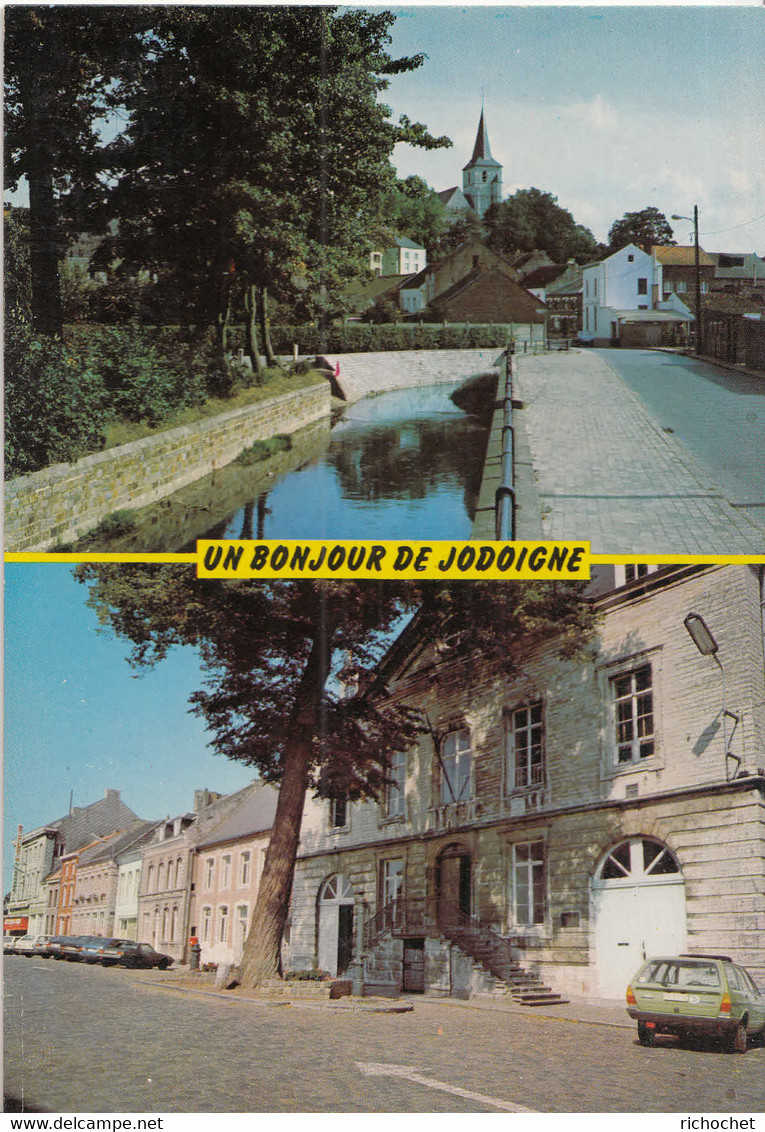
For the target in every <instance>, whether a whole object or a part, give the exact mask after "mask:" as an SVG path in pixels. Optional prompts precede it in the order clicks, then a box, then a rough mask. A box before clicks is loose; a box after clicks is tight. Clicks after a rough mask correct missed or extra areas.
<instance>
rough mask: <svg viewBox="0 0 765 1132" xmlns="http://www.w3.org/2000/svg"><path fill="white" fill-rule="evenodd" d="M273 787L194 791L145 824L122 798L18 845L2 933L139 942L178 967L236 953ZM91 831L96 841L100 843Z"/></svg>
mask: <svg viewBox="0 0 765 1132" xmlns="http://www.w3.org/2000/svg"><path fill="white" fill-rule="evenodd" d="M276 799H277V792H276V790H275V789H274V788H273V787H271V786H265V785H263V784H261V783H258V782H253V783H250V784H249V785H248V786H246V787H245V788H244V789H242V790H240V791H237V792H236V793H234V794H229V795H222V794H217V793H214V792H213V791H210V790H207V789H203V790H198V791H196V792H195V796H194V806H193V809H192V810H189V811H187V812H184V813H181V814H179V815H177V816H175V817H173V818H170V817H167V818H165V819H163V820H161V821H156V820H155V821H143V820H141V819H140V818H138V817H137V816H136V814H135V813H133V811H132V810H130V808H129V807H127V806H126V805H125V804H124V803H123V802H122V801H121V798H120V794H119V791H116V790H107V792H106V795H105V798H104V799H102V800H101V801H99V802H95V803H93V804H92V805H90V806H86V807H82V808H77V809H72V810H71V811H70V813H69V814H67V815H66V816H65V817H63V818H60V819H58V820H57V821H54V822H52V823H51V824H50V825H47V826H44V827H42V828H38V829H34V830H30V831H28V832H26V833H25V832H24V831H23V830H19V833H18V836H17V839H16V859H15V865H14V876H13V886H12V889H11V894H10V902H9V905H8V908H7V914H6V916H5V929H6V931H10V932H11V933H15V934H19V933H22V934H23V933H29V934H30V935H38V934H39V935H97V936H103V937H105V938H106V937H111V936H115V937H117V938H122V939H139V940H141V941H142V942H147V943H151V944H153V946H154V947H156V948H157V949H158V950H160V951H163V952H166V953H167V954H169V955H172V956H173V957H174V958H175V959H178V960H187V959H188V955H189V950H188V949H189V943H190V940H191V939H192V938H195V937H197V938H199V940H200V944H201V946H202V954H203V961H204V962H209V963H220V962H229V963H230V962H232V961H235V960H238V959H239V958H240V957H241V953H242V945H243V942H244V938H245V936H246V933H247V929H248V927H249V922H250V920H251V918H252V912H253V910H254V907H255V898H256V896H257V892H258V885H259V883H260V875H261V873H262V870H263V860H264V857H265V851H266V848H267V846H268V841H269V837H270V832H271V827H272V825H273V818H274V813H275V811H276ZM95 830H99V831H100V832H99V834H98V835H97V836H94V832H95Z"/></svg>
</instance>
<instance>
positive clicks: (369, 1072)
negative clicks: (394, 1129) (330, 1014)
mask: <svg viewBox="0 0 765 1132" xmlns="http://www.w3.org/2000/svg"><path fill="white" fill-rule="evenodd" d="M356 1067H357V1068H358V1069H360V1070H361V1072H362V1073H363V1074H364V1076H365V1077H404V1078H405V1079H406V1080H407V1081H414V1082H415V1083H416V1084H418V1085H425V1086H426V1087H427V1088H429V1089H440V1090H441V1092H443V1093H453V1094H454V1095H455V1096H457V1097H465V1099H466V1100H469V1101H480V1103H481V1104H488V1105H491V1106H492V1108H501V1109H502V1110H503V1111H504V1112H536V1111H537V1110H536V1109H533V1108H524V1107H523V1105H520V1104H512V1103H511V1102H510V1101H503V1100H500V1099H499V1097H487V1096H486V1094H485V1093H471V1092H470V1091H469V1090H468V1089H460V1088H459V1086H458V1085H447V1084H445V1083H444V1082H443V1081H436V1080H434V1078H433V1077H423V1076H422V1074H421V1073H418V1072H417V1070H416V1069H412V1068H410V1067H408V1066H406V1065H384V1064H381V1063H380V1062H378V1061H357V1062H356Z"/></svg>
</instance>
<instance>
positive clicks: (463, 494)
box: [204, 382, 489, 539]
mask: <svg viewBox="0 0 765 1132" xmlns="http://www.w3.org/2000/svg"><path fill="white" fill-rule="evenodd" d="M459 384H460V383H459V382H455V383H454V385H438V386H429V387H426V388H418V389H408V390H399V391H396V392H394V393H386V394H383V395H381V396H377V397H371V398H367V399H365V400H364V401H360V402H358V403H357V404H354V405H351V406H349V407H348V408H347V409H346V410H345V411H344V415H343V416H342V417H341V418H340V420H339V421H338V423H337V424H336V425H335V427H334V428H333V430H332V434H331V442H330V445H329V449H328V450H327V451H326V452H325V453H323V454H322V455H319V456H316V457H314V458H313V459H311V460H310V461H308V462H307V463H306V464H305V465H303V466H302V467H301V468H298V469H297V470H295V471H293V472H290V473H289V474H287V475H286V476H284V477H283V478H282V479H281V480H279V482H277V483H275V484H274V486H273V488H271V489H270V490H269V491H267V492H262V493H261V494H259V495H258V496H257V498H255V499H253V500H252V501H250V502H248V503H247V504H246V505H245V506H244V507H240V508H239V510H237V511H236V512H235V513H234V514H231V515H229V517H228V518H225V519H222V520H221V521H220V522H218V523H216V524H215V525H214V526H213V527H211V528H210V529H209V530H208V531H207V532H206V534H205V536H204V537H209V538H270V539H273V538H366V539H370V538H376V539H386V538H410V539H438V538H449V539H458V538H468V537H469V536H470V531H471V527H472V518H473V514H474V511H475V505H476V500H477V497H478V491H479V488H480V481H481V472H482V468H483V457H484V453H485V448H486V439H487V435H488V427H489V422H488V421H480V420H476V418H474V417H468V416H466V415H465V414H464V413H462V412H461V410H459V409H457V408H456V406H454V405H453V404H452V402H451V401H450V400H449V394H450V393H451V392H452V391H453V390H454V389H456V388H457V387H458V385H459Z"/></svg>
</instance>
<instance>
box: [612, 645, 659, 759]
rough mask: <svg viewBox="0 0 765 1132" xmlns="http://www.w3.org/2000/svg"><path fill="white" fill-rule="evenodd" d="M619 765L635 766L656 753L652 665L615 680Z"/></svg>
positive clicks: (613, 693)
mask: <svg viewBox="0 0 765 1132" xmlns="http://www.w3.org/2000/svg"><path fill="white" fill-rule="evenodd" d="M611 692H612V696H613V702H614V726H615V732H616V761H617V763H635V762H639V761H640V760H641V759H646V758H649V756H650V755H652V754H653V753H654V751H655V743H654V723H653V689H652V686H651V665H650V664H641V666H640V667H639V668H635V669H633V671H631V672H623V673H621V674H620V675H619V676H613V677H612V678H611Z"/></svg>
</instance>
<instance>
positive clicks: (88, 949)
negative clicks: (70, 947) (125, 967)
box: [81, 936, 133, 967]
mask: <svg viewBox="0 0 765 1132" xmlns="http://www.w3.org/2000/svg"><path fill="white" fill-rule="evenodd" d="M132 943H133V941H132V940H129V939H115V938H113V937H106V938H104V937H103V936H98V937H97V938H92V939H89V940H88V941H87V942H86V943H84V944H83V945H82V950H81V956H82V960H83V962H84V963H103V964H104V966H106V967H108V966H109V963H108V962H107V963H104V952H105V951H109V950H111V949H113V948H115V947H120V946H122V945H123V944H124V945H127V946H132Z"/></svg>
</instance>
